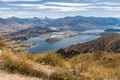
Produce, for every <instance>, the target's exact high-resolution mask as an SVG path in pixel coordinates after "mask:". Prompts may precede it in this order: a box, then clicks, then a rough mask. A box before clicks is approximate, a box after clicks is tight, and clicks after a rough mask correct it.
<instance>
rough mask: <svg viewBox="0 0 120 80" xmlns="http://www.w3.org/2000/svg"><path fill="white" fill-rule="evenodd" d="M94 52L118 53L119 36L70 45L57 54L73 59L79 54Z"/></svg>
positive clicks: (114, 35)
mask: <svg viewBox="0 0 120 80" xmlns="http://www.w3.org/2000/svg"><path fill="white" fill-rule="evenodd" d="M95 51H107V52H115V53H119V52H120V34H115V33H114V34H113V33H112V34H107V35H105V36H103V37H100V38H98V39H96V40H93V41H89V42H87V43H83V44H77V45H72V46H70V47H66V48H63V49H59V50H58V51H57V52H58V53H59V54H61V55H62V56H64V57H73V56H74V55H78V54H81V53H89V52H90V53H91V52H95Z"/></svg>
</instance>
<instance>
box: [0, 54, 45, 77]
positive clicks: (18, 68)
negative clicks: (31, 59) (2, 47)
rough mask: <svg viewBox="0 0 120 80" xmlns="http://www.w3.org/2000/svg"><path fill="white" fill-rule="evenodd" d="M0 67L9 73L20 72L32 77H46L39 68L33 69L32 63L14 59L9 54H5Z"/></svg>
mask: <svg viewBox="0 0 120 80" xmlns="http://www.w3.org/2000/svg"><path fill="white" fill-rule="evenodd" d="M0 68H1V69H2V70H5V71H7V72H10V73H20V74H23V75H28V76H34V77H43V78H44V77H46V76H47V75H46V74H45V73H43V72H41V71H40V70H37V69H34V68H33V65H32V64H30V63H27V61H24V60H17V59H16V60H15V59H13V58H11V57H9V56H6V57H5V58H4V60H3V63H2V64H1V66H0Z"/></svg>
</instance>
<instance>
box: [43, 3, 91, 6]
mask: <svg viewBox="0 0 120 80" xmlns="http://www.w3.org/2000/svg"><path fill="white" fill-rule="evenodd" d="M45 4H46V5H58V6H71V7H80V6H89V5H91V4H87V3H66V2H47V3H45Z"/></svg>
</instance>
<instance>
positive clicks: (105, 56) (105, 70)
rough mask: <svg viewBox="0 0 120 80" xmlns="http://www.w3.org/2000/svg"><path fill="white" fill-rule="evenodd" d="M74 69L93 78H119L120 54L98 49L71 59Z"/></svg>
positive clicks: (117, 79)
mask: <svg viewBox="0 0 120 80" xmlns="http://www.w3.org/2000/svg"><path fill="white" fill-rule="evenodd" d="M69 62H70V63H71V65H72V66H73V67H72V68H73V69H74V70H77V71H78V72H80V73H81V74H82V75H83V76H84V77H89V78H90V79H92V80H119V79H120V54H119V53H117V54H115V53H109V52H103V51H97V52H94V53H87V54H81V55H78V56H75V57H73V58H71V59H69Z"/></svg>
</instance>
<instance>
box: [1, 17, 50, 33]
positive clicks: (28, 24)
mask: <svg viewBox="0 0 120 80" xmlns="http://www.w3.org/2000/svg"><path fill="white" fill-rule="evenodd" d="M49 22H50V19H49V18H44V19H40V18H37V17H33V18H17V17H10V18H6V19H3V18H0V33H3V32H6V33H10V32H15V31H19V30H22V29H27V28H32V27H36V26H44V25H46V24H48V23H49Z"/></svg>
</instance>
